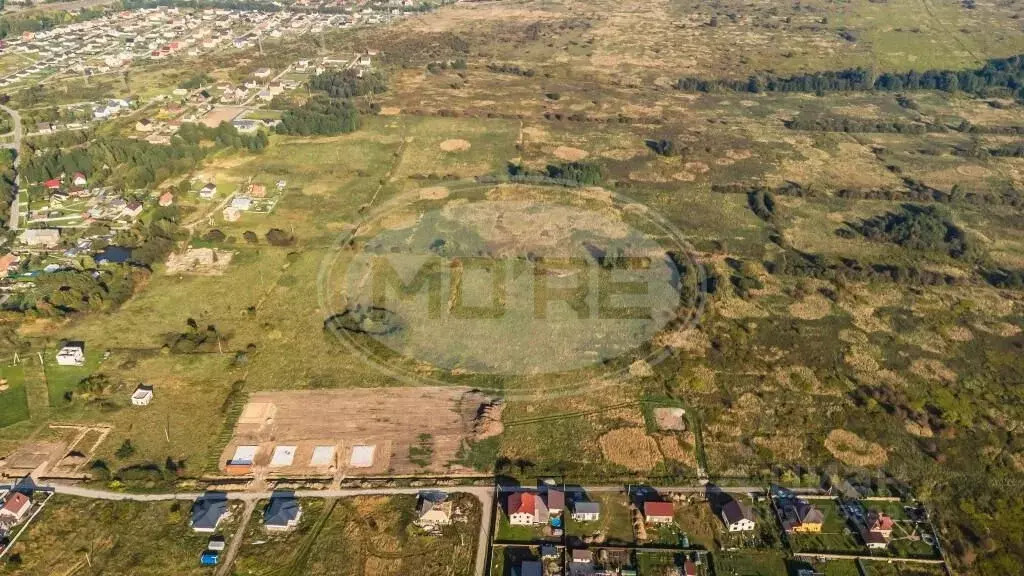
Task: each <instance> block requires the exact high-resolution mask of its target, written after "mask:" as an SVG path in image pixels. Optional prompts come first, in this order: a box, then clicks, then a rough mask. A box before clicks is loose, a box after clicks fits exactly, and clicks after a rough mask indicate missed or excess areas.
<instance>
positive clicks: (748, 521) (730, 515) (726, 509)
mask: <svg viewBox="0 0 1024 576" xmlns="http://www.w3.org/2000/svg"><path fill="white" fill-rule="evenodd" d="M722 521H723V522H725V525H726V527H727V528H728V529H729V532H747V531H750V530H753V529H754V511H753V510H751V508H750V507H749V506H747V505H745V504H743V503H741V502H738V501H736V500H729V502H727V503H726V504H725V506H723V507H722Z"/></svg>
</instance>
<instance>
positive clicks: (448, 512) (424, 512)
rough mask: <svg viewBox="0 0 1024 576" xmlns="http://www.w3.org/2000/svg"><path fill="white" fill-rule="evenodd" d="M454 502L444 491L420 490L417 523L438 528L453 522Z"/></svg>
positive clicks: (421, 525) (424, 526)
mask: <svg viewBox="0 0 1024 576" xmlns="http://www.w3.org/2000/svg"><path fill="white" fill-rule="evenodd" d="M452 508H453V506H452V502H451V501H450V500H448V496H447V495H446V494H445V493H443V492H420V496H419V503H418V504H417V506H416V516H417V519H416V524H417V525H418V526H420V527H423V528H437V527H439V526H448V525H449V524H451V523H452Z"/></svg>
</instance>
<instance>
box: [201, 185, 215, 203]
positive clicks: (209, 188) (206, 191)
mask: <svg viewBox="0 0 1024 576" xmlns="http://www.w3.org/2000/svg"><path fill="white" fill-rule="evenodd" d="M216 193H217V185H216V184H214V183H213V182H209V183H207V184H206V185H205V186H203V187H202V188H200V189H199V197H200V198H202V199H203V200H212V199H213V196H214V195H215V194H216Z"/></svg>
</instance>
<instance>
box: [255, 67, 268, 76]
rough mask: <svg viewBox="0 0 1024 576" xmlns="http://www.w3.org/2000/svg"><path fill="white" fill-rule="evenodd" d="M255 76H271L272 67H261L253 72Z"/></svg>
mask: <svg viewBox="0 0 1024 576" xmlns="http://www.w3.org/2000/svg"><path fill="white" fill-rule="evenodd" d="M253 76H255V77H257V78H270V68H260V69H259V70H257V71H256V72H253Z"/></svg>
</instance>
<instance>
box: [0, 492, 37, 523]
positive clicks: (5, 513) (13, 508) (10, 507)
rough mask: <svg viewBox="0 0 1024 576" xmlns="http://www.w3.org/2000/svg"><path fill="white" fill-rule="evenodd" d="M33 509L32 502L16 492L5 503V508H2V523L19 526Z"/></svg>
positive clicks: (0, 513)
mask: <svg viewBox="0 0 1024 576" xmlns="http://www.w3.org/2000/svg"><path fill="white" fill-rule="evenodd" d="M31 509H32V500H31V499H29V497H28V496H25V495H24V494H22V493H21V492H14V493H12V494H11V495H10V496H8V497H7V500H5V501H4V506H3V508H0V521H7V522H10V523H11V524H17V523H18V522H21V519H22V518H24V517H25V515H26V514H28V511H29V510H31Z"/></svg>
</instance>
